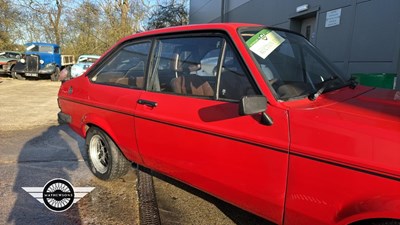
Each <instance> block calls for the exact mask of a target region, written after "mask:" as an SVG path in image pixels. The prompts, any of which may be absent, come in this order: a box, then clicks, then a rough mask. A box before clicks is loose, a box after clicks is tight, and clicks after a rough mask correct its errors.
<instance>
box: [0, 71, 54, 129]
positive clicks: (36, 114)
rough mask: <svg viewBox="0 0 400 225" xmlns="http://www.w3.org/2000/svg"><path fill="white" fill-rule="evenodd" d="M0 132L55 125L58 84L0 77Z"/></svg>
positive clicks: (47, 81)
mask: <svg viewBox="0 0 400 225" xmlns="http://www.w3.org/2000/svg"><path fill="white" fill-rule="evenodd" d="M0 81H2V82H1V83H0V130H1V131H3V132H5V131H6V132H7V131H15V130H26V129H32V128H35V127H40V126H44V125H55V124H57V113H58V111H59V109H58V105H57V93H58V88H59V87H60V83H59V82H51V81H49V80H35V81H20V80H13V79H11V78H4V77H2V78H0Z"/></svg>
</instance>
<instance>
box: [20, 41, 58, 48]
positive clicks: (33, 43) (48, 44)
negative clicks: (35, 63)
mask: <svg viewBox="0 0 400 225" xmlns="http://www.w3.org/2000/svg"><path fill="white" fill-rule="evenodd" d="M29 45H40V46H52V47H60V46H59V45H57V44H51V43H43V42H28V43H26V44H25V46H29Z"/></svg>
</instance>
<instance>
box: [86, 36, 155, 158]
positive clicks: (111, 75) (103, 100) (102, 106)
mask: <svg viewBox="0 0 400 225" xmlns="http://www.w3.org/2000/svg"><path fill="white" fill-rule="evenodd" d="M150 49H151V41H135V42H128V43H124V44H122V45H121V46H120V47H117V48H116V49H115V50H114V52H113V53H111V54H109V57H108V58H106V59H104V60H103V61H102V62H100V65H98V66H97V68H96V69H94V71H91V72H90V74H89V75H88V76H89V81H90V85H89V90H88V102H89V103H90V105H93V106H95V107H92V108H91V110H90V111H89V112H90V113H88V114H87V115H85V116H84V118H83V122H84V123H89V124H94V125H96V126H99V127H100V128H101V129H103V130H104V131H105V132H106V133H108V134H109V135H110V136H111V138H112V139H113V140H114V141H115V142H116V143H117V145H118V147H119V148H120V149H121V151H122V152H123V153H124V155H125V156H126V157H127V158H128V159H129V160H131V161H135V162H141V159H140V157H139V154H138V150H137V144H136V139H135V129H134V126H135V125H134V115H135V107H136V102H137V100H138V99H139V97H140V95H141V94H142V92H143V90H144V76H145V74H146V70H147V69H146V68H147V64H148V56H149V52H150Z"/></svg>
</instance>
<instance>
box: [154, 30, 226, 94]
mask: <svg viewBox="0 0 400 225" xmlns="http://www.w3.org/2000/svg"><path fill="white" fill-rule="evenodd" d="M222 42H223V38H221V37H210V36H208V37H177V38H165V39H160V40H159V41H158V42H157V46H156V51H155V57H154V63H153V70H152V73H151V76H150V77H149V79H150V80H149V83H150V84H151V86H150V90H152V91H157V92H163V93H173V94H179V95H191V96H202V97H212V96H214V93H215V87H216V80H217V79H216V76H215V73H214V74H213V71H215V67H216V65H217V61H218V56H219V51H220V49H221V43H222ZM210 52H211V53H210Z"/></svg>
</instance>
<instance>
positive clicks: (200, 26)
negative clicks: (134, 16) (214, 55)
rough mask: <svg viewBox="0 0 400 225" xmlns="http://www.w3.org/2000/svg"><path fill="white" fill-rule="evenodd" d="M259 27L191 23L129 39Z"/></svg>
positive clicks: (131, 36) (156, 30)
mask: <svg viewBox="0 0 400 225" xmlns="http://www.w3.org/2000/svg"><path fill="white" fill-rule="evenodd" d="M255 26H256V27H259V26H263V25H261V24H252V23H207V24H191V25H183V26H173V27H167V28H160V29H154V30H149V31H144V32H141V33H137V34H133V35H130V36H128V37H126V38H127V39H131V38H135V37H144V36H152V35H159V34H168V33H179V32H189V31H204V30H237V29H238V28H240V27H255Z"/></svg>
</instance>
